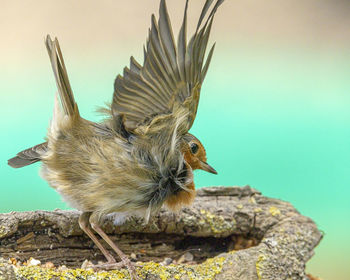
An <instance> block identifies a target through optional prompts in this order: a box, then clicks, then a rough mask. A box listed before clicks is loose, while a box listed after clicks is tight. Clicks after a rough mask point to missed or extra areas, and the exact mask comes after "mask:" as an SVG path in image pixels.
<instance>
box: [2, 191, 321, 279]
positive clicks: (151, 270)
mask: <svg viewBox="0 0 350 280" xmlns="http://www.w3.org/2000/svg"><path fill="white" fill-rule="evenodd" d="M78 216H79V212H77V211H62V210H55V211H35V212H12V213H6V214H0V257H2V258H3V259H2V263H1V261H0V279H1V276H3V277H5V276H4V275H8V276H6V277H8V278H6V277H5V278H4V279H12V278H11V277H15V275H16V276H17V277H18V278H19V279H32V278H31V277H34V276H35V275H39V276H35V277H37V279H59V278H58V277H59V276H61V277H62V276H63V279H75V277H78V276H77V275H81V276H82V277H83V279H96V276H97V275H100V276H101V277H111V279H112V278H113V277H114V278H113V279H128V273H127V271H126V270H123V269H121V270H120V271H110V272H93V271H91V270H82V269H76V268H80V266H81V264H82V263H83V261H84V260H86V259H87V260H90V261H92V262H98V261H104V259H103V256H102V255H101V253H100V251H99V250H98V249H97V248H96V247H95V246H94V244H93V243H92V241H91V240H90V239H89V238H88V237H87V236H86V235H85V234H84V233H83V232H82V230H81V229H80V228H79V225H78ZM113 221H114V218H113V214H111V215H109V216H108V217H107V218H106V219H105V221H104V222H103V226H102V228H103V229H104V230H105V231H106V233H108V234H109V235H110V236H111V238H112V239H113V240H114V241H115V242H116V243H117V244H118V245H119V246H120V248H121V249H122V250H123V251H124V252H125V253H126V254H129V255H132V256H133V258H136V259H137V261H141V262H142V267H141V268H138V273H139V275H140V278H141V279H233V280H235V279H242V280H243V279H244V280H247V279H249V280H250V279H251V280H255V279H269V280H270V279H309V278H308V277H307V276H306V274H305V263H306V262H307V261H308V260H309V259H310V258H311V257H312V255H313V249H314V248H315V247H316V246H317V244H318V243H319V241H320V240H321V238H322V234H321V233H320V231H319V230H318V229H317V227H316V225H315V223H314V222H313V221H312V220H311V219H310V218H307V217H304V216H302V215H301V214H299V212H298V211H297V210H296V209H295V208H294V207H293V206H292V205H291V204H290V203H288V202H284V201H281V200H277V199H272V198H267V197H264V196H262V195H261V194H260V192H258V191H256V190H254V189H252V188H250V187H248V186H247V187H243V188H239V187H211V188H202V189H199V190H198V191H197V197H196V200H195V202H194V204H193V205H192V206H191V207H189V208H184V209H182V210H181V211H180V212H179V213H176V214H174V213H170V212H168V211H166V210H161V211H160V212H159V213H158V214H157V215H155V216H154V217H153V218H151V221H150V223H149V224H147V225H145V224H143V221H142V220H141V219H137V218H132V219H130V220H129V221H128V222H127V223H125V224H124V225H122V226H118V227H116V226H114V224H113ZM186 252H187V253H188V252H190V254H187V255H190V256H192V257H193V260H192V257H191V258H190V262H188V263H182V262H183V261H184V258H183V257H181V256H183V255H184V254H185V253H186ZM112 253H113V252H112ZM30 257H32V258H34V259H38V260H40V261H41V263H42V264H44V263H46V262H52V263H53V264H54V265H55V266H56V267H59V266H62V265H64V266H66V267H67V268H62V267H61V268H58V269H56V268H47V267H46V268H45V267H43V266H25V265H10V264H8V262H9V261H8V259H9V258H13V259H12V262H15V260H16V261H17V262H22V263H23V262H24V261H26V260H28V259H29V258H30ZM166 258H171V259H172V260H174V262H173V263H172V264H170V265H165V264H164V262H163V260H164V259H166ZM162 262H163V263H162ZM169 262H171V261H169ZM118 277H119V278H118ZM100 279H104V278H100ZM106 279H109V278H106Z"/></svg>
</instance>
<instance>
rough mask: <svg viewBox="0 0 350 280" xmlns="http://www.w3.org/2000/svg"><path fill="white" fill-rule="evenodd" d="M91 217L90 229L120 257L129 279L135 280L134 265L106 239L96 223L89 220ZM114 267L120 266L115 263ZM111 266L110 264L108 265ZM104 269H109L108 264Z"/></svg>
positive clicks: (106, 236) (105, 235)
mask: <svg viewBox="0 0 350 280" xmlns="http://www.w3.org/2000/svg"><path fill="white" fill-rule="evenodd" d="M91 218H93V217H90V225H91V227H92V228H93V229H94V230H95V231H96V232H97V233H98V234H99V235H100V236H101V237H102V238H103V240H104V241H106V242H107V244H108V245H109V246H111V248H112V249H113V250H114V251H115V252H116V253H117V254H118V256H119V257H120V259H121V260H122V263H123V264H124V265H125V266H126V267H127V269H128V271H129V273H130V276H131V279H137V274H136V269H135V266H134V264H133V263H132V262H131V261H130V260H129V258H128V257H127V256H126V255H125V254H124V253H123V252H122V250H120V249H119V248H118V247H117V245H115V243H114V242H113V241H112V240H111V239H110V238H109V237H108V235H107V234H106V233H105V232H104V231H103V230H102V228H101V227H100V226H99V225H98V223H96V222H94V221H92V220H93V219H91ZM116 265H118V266H119V265H120V264H119V263H117V264H116ZM110 266H112V264H111V265H110ZM106 267H109V265H108V264H106Z"/></svg>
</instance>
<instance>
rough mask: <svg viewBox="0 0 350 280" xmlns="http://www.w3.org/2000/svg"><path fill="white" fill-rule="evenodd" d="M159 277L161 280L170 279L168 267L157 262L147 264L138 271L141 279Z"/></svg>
mask: <svg viewBox="0 0 350 280" xmlns="http://www.w3.org/2000/svg"><path fill="white" fill-rule="evenodd" d="M150 273H151V274H155V275H158V276H159V278H160V279H161V280H166V279H168V278H169V277H170V273H169V272H168V271H167V267H166V266H163V265H161V264H159V263H155V262H147V263H143V264H142V268H141V269H140V270H138V274H139V275H140V276H141V277H147V275H148V274H150Z"/></svg>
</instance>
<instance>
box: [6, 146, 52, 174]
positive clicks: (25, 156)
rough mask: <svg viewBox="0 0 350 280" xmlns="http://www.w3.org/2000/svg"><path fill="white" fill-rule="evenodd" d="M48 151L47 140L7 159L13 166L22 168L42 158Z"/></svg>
mask: <svg viewBox="0 0 350 280" xmlns="http://www.w3.org/2000/svg"><path fill="white" fill-rule="evenodd" d="M46 151H47V142H44V143H41V144H38V145H35V146H34V147H31V148H29V149H26V150H24V151H21V152H19V153H18V154H17V155H16V156H15V157H13V158H11V159H9V160H8V161H7V163H8V165H10V166H11V167H13V168H20V167H24V166H27V165H30V164H32V163H35V162H37V161H40V160H41V156H42V155H43V154H44V153H45V152H46Z"/></svg>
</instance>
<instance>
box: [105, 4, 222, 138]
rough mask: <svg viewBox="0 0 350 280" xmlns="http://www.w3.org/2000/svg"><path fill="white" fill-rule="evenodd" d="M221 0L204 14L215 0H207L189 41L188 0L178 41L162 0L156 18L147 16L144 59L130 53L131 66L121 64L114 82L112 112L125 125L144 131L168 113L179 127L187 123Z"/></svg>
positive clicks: (193, 110) (205, 67) (192, 114)
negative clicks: (139, 59) (120, 73)
mask: <svg viewBox="0 0 350 280" xmlns="http://www.w3.org/2000/svg"><path fill="white" fill-rule="evenodd" d="M223 1H224V0H216V1H215V4H214V7H213V8H212V9H211V11H210V13H209V15H208V16H207V14H208V12H209V10H210V7H211V6H212V4H213V2H214V0H206V1H205V4H204V6H203V9H202V11H201V14H200V17H199V20H198V24H197V28H196V31H195V33H194V35H193V36H192V37H191V38H190V40H189V42H188V43H187V10H188V0H186V4H185V11H184V16H183V21H182V25H181V28H180V31H179V35H178V39H177V44H175V40H174V35H173V31H172V27H171V21H170V18H169V14H168V10H167V6H166V1H165V0H161V1H160V7H159V19H158V22H157V20H156V18H155V16H154V15H152V17H151V28H150V29H149V32H148V39H147V42H146V45H145V47H144V62H143V65H140V64H139V63H138V62H137V61H136V60H135V58H134V57H131V58H130V66H129V68H128V67H125V69H124V72H123V76H121V75H118V76H117V78H116V80H115V83H114V94H113V101H112V106H111V109H112V110H111V112H112V118H114V119H115V121H116V122H120V120H122V121H123V124H124V127H125V129H126V130H127V131H129V132H132V133H139V134H140V133H146V132H147V131H150V130H149V128H150V127H151V126H152V125H159V123H160V122H162V123H164V122H166V121H167V120H169V118H170V119H171V118H172V119H174V118H175V119H179V121H180V122H181V124H180V128H179V131H182V133H186V132H187V131H188V130H189V129H190V128H191V126H192V124H193V121H194V119H195V116H196V112H197V108H198V102H199V96H200V89H201V85H202V83H203V80H204V78H205V75H206V73H207V71H208V68H209V64H210V61H211V58H212V55H213V52H214V46H215V44H214V45H213V46H212V47H211V49H210V51H209V54H208V55H207V57H206V58H205V54H206V50H207V45H208V41H209V36H210V30H211V27H212V23H213V18H214V15H215V12H216V10H217V9H218V7H219V6H220V5H221V4H222V2H223ZM181 114H182V115H181ZM183 114H185V115H187V117H186V118H184V117H183ZM165 126H166V125H165Z"/></svg>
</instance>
